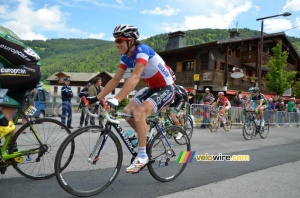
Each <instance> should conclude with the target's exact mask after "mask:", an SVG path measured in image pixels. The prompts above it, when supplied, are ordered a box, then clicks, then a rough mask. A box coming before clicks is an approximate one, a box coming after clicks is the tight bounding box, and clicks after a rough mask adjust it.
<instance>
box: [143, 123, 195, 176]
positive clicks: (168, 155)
mask: <svg viewBox="0 0 300 198" xmlns="http://www.w3.org/2000/svg"><path fill="white" fill-rule="evenodd" d="M164 130H165V131H166V130H172V131H176V132H180V133H182V135H183V136H182V138H181V139H180V140H176V138H174V137H172V138H169V139H168V138H165V137H164V136H163V135H162V134H160V133H158V134H157V135H156V136H155V137H154V139H153V142H152V143H151V145H150V148H149V150H148V156H149V157H150V163H149V164H148V168H149V172H150V174H151V175H152V176H153V177H154V178H155V179H156V180H158V181H163V182H166V181H171V180H174V179H175V178H177V177H178V176H179V175H180V174H181V173H182V171H183V170H184V168H185V167H186V165H187V164H186V163H177V160H178V157H179V155H180V153H181V152H182V151H190V141H189V138H188V136H187V134H186V133H185V131H184V130H182V129H181V128H180V127H176V126H169V127H166V128H165V129H164ZM167 141H168V142H167ZM157 142H159V143H157ZM168 143H170V145H171V147H170V146H169V144H168ZM154 145H156V146H155V147H154Z"/></svg>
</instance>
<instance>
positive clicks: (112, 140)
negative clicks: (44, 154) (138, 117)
mask: <svg viewBox="0 0 300 198" xmlns="http://www.w3.org/2000/svg"><path fill="white" fill-rule="evenodd" d="M101 130H102V128H100V127H99V126H89V127H84V128H81V129H78V130H76V131H75V132H73V133H72V134H71V135H70V136H69V137H68V138H67V139H66V140H65V141H64V142H63V143H62V145H61V146H60V148H59V151H58V154H57V156H56V159H55V172H56V178H57V180H58V182H59V184H60V185H61V186H62V187H63V189H65V190H66V191H67V192H69V193H70V194H72V195H75V196H92V195H96V194H98V193H100V192H101V191H103V190H104V189H106V188H107V187H108V186H109V185H110V184H111V183H112V182H113V181H114V179H115V178H116V177H117V175H118V173H119V171H120V168H121V165H122V157H123V156H122V147H121V145H120V142H119V140H118V138H117V137H116V136H115V135H114V134H113V133H112V132H109V133H108V135H107V139H106V141H105V145H104V147H103V148H102V150H101V152H100V155H99V156H98V155H97V154H98V151H99V149H100V147H101V143H102V142H103V141H102V140H103V136H102V135H101V136H100V134H101ZM99 141H100V142H99ZM71 145H75V150H74V156H73V158H72V160H71V161H70V162H69V165H68V166H67V167H65V168H64V169H62V168H61V165H62V164H64V163H65V160H66V159H67V157H65V154H66V155H68V153H69V149H70V146H71ZM95 145H96V146H95ZM93 150H94V152H93ZM91 153H93V155H92V156H91Z"/></svg>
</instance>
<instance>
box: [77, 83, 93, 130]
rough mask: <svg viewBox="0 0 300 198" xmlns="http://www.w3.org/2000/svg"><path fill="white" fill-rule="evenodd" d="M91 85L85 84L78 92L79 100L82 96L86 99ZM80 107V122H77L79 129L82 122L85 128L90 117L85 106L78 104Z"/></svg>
mask: <svg viewBox="0 0 300 198" xmlns="http://www.w3.org/2000/svg"><path fill="white" fill-rule="evenodd" d="M91 85H92V84H91V83H90V82H88V83H87V85H86V86H85V87H84V88H83V89H82V90H81V91H80V93H79V97H80V98H81V97H82V96H85V97H88V96H89V88H90V86H91ZM80 107H81V115H80V121H79V127H78V128H81V127H82V125H83V122H84V125H85V126H87V125H88V124H89V119H90V116H89V115H88V114H87V112H86V110H87V108H88V107H87V106H84V105H82V104H80Z"/></svg>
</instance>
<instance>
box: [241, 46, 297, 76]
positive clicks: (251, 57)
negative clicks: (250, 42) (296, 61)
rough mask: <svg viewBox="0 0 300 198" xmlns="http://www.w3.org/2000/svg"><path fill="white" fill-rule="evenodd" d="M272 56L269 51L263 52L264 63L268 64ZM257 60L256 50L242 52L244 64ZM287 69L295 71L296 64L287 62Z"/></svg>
mask: <svg viewBox="0 0 300 198" xmlns="http://www.w3.org/2000/svg"><path fill="white" fill-rule="evenodd" d="M271 57H272V56H271V55H269V54H268V53H263V56H262V65H268V63H269V60H270V58H271ZM256 60H257V52H256V51H251V52H242V59H241V61H242V63H244V64H247V63H248V64H249V63H252V64H253V63H256ZM285 69H286V70H287V71H295V70H296V66H295V65H293V64H290V63H287V65H286V68H285Z"/></svg>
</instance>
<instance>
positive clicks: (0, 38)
mask: <svg viewBox="0 0 300 198" xmlns="http://www.w3.org/2000/svg"><path fill="white" fill-rule="evenodd" d="M39 60H40V57H39V55H38V54H37V53H35V52H34V51H33V50H32V49H31V48H30V47H28V46H27V45H26V44H25V43H23V42H22V41H20V40H18V39H16V38H14V37H12V36H11V35H9V34H7V33H4V32H2V31H1V29H0V63H1V64H2V65H3V67H5V68H7V67H15V66H17V67H18V66H20V65H25V64H27V63H30V62H38V61H39ZM0 67H1V65H0Z"/></svg>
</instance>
